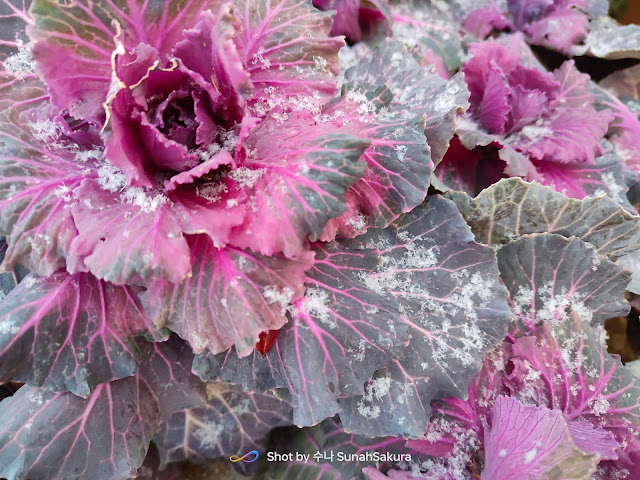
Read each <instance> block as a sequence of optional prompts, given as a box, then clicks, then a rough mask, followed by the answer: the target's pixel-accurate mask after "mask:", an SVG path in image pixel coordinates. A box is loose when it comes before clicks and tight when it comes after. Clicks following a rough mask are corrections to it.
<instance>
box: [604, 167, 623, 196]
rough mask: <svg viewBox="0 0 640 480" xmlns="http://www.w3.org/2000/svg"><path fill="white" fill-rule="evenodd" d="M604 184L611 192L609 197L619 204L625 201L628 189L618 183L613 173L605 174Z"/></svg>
mask: <svg viewBox="0 0 640 480" xmlns="http://www.w3.org/2000/svg"><path fill="white" fill-rule="evenodd" d="M602 182H603V183H604V184H605V186H606V187H607V190H609V196H610V197H611V198H613V199H614V200H616V201H618V202H620V201H622V200H624V197H625V193H626V188H625V186H623V185H620V184H619V183H618V182H617V181H616V178H615V177H614V175H613V173H611V172H607V173H603V174H602Z"/></svg>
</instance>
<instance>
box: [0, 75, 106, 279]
mask: <svg viewBox="0 0 640 480" xmlns="http://www.w3.org/2000/svg"><path fill="white" fill-rule="evenodd" d="M15 82H16V86H17V88H13V87H11V86H10V85H9V87H8V89H7V90H6V91H4V90H0V101H3V100H5V99H10V98H11V96H12V95H15V97H14V100H8V102H7V104H6V107H7V109H6V110H4V111H2V112H0V144H1V147H0V177H1V181H0V234H2V235H6V240H7V244H8V248H7V251H6V255H5V259H4V262H3V267H2V268H4V269H7V270H10V269H12V268H13V267H14V266H15V265H17V264H22V265H23V266H25V267H26V268H28V269H29V270H32V271H34V272H35V273H37V274H40V275H50V274H51V273H53V272H55V271H56V270H57V269H59V268H60V267H64V266H65V264H66V263H67V261H69V263H74V260H73V259H70V258H69V257H71V256H72V255H71V253H70V252H71V242H72V240H73V238H74V237H75V235H76V228H75V225H74V222H73V218H72V215H71V200H72V191H73V190H74V189H75V188H76V187H77V186H78V185H79V184H80V182H81V181H82V180H83V179H84V178H85V177H87V176H90V175H91V173H90V172H91V171H92V170H93V169H94V168H95V161H96V159H98V158H101V155H102V154H101V152H100V150H99V149H98V148H97V147H95V146H93V145H92V140H93V138H92V135H91V132H90V131H89V132H87V133H86V134H85V135H86V137H88V138H87V140H89V141H88V144H87V145H86V147H84V146H82V145H78V144H75V145H73V143H74V142H73V138H72V136H73V135H74V132H72V131H70V129H69V125H68V124H67V123H66V122H65V121H64V120H63V119H62V118H61V117H60V116H58V115H55V112H54V111H52V110H51V109H50V107H48V106H47V105H46V103H45V102H46V100H47V98H48V97H47V94H46V90H45V87H44V85H43V84H41V83H40V82H39V81H37V80H36V79H34V78H31V77H30V78H28V79H16V80H15ZM16 100H17V101H16ZM12 102H13V103H12ZM71 145H73V147H71ZM87 171H88V172H89V173H87Z"/></svg>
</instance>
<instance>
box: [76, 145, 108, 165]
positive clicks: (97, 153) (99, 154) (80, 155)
mask: <svg viewBox="0 0 640 480" xmlns="http://www.w3.org/2000/svg"><path fill="white" fill-rule="evenodd" d="M74 153H75V159H76V161H78V162H82V163H85V162H87V161H88V160H90V159H91V160H102V159H103V158H104V148H102V147H93V148H92V149H91V150H82V151H76V152H74Z"/></svg>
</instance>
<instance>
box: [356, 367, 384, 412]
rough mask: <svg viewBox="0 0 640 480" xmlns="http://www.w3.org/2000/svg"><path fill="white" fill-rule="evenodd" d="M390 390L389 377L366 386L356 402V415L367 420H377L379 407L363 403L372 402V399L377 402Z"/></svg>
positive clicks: (377, 379)
mask: <svg viewBox="0 0 640 480" xmlns="http://www.w3.org/2000/svg"><path fill="white" fill-rule="evenodd" d="M390 389H391V378H390V377H380V378H376V379H375V380H372V381H371V382H370V383H369V384H368V385H367V387H366V390H365V393H364V395H363V396H362V399H361V400H360V402H358V413H360V415H362V416H363V417H365V418H368V419H374V418H378V417H379V416H380V407H379V406H377V405H367V404H366V403H365V402H368V403H371V402H373V398H374V397H375V398H376V399H377V400H380V399H381V398H382V397H384V396H385V395H388V394H389V390H390Z"/></svg>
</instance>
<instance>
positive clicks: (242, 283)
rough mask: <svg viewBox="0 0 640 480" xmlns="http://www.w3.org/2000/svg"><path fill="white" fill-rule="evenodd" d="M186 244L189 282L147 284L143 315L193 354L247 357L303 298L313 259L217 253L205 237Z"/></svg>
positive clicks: (233, 251) (309, 256)
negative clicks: (260, 338)
mask: <svg viewBox="0 0 640 480" xmlns="http://www.w3.org/2000/svg"><path fill="white" fill-rule="evenodd" d="M189 244H190V247H191V262H190V264H191V272H192V273H191V276H190V277H188V278H186V279H185V280H183V281H182V282H181V283H171V282H168V281H163V280H153V281H151V282H150V283H149V286H148V290H147V292H146V293H145V294H144V296H143V302H144V303H145V304H146V305H147V311H148V312H149V313H150V315H151V317H152V318H153V320H154V322H155V323H156V324H157V325H159V326H163V327H167V328H169V329H170V330H172V331H174V332H176V333H177V334H178V335H180V336H181V337H182V338H184V339H185V340H187V341H189V343H190V344H191V347H192V348H193V350H194V351H195V352H196V353H200V352H202V351H203V350H205V349H207V350H210V351H211V352H213V353H214V354H215V353H220V352H223V351H225V350H228V349H229V348H231V347H232V346H234V345H235V347H236V351H237V352H238V354H239V355H240V356H243V357H244V356H247V355H250V354H251V352H252V351H253V349H254V345H255V343H256V342H257V340H258V336H259V335H260V333H261V332H266V331H267V330H277V329H279V328H281V327H282V326H283V325H284V324H285V323H286V321H287V319H286V311H287V308H288V307H289V304H290V303H293V302H294V301H296V300H297V299H299V298H300V297H301V296H302V294H303V292H304V286H303V282H304V280H305V278H306V277H305V274H304V272H305V270H307V269H308V268H310V267H311V266H312V265H313V254H311V253H310V252H306V253H305V254H303V255H301V256H300V257H299V258H297V259H287V258H285V257H283V256H281V255H277V256H271V257H266V256H263V255H260V254H255V253H252V252H251V251H248V250H247V251H245V250H240V249H238V248H233V247H226V248H222V249H219V248H216V247H215V246H214V245H213V244H212V242H211V241H210V240H209V239H208V238H207V237H206V236H204V235H199V236H197V237H192V238H190V239H189Z"/></svg>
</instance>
